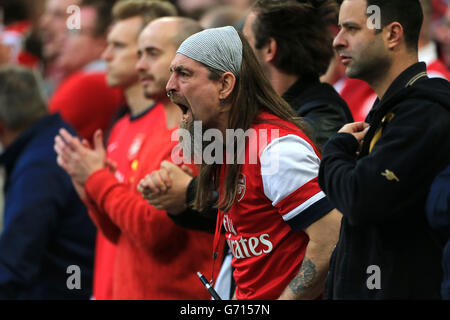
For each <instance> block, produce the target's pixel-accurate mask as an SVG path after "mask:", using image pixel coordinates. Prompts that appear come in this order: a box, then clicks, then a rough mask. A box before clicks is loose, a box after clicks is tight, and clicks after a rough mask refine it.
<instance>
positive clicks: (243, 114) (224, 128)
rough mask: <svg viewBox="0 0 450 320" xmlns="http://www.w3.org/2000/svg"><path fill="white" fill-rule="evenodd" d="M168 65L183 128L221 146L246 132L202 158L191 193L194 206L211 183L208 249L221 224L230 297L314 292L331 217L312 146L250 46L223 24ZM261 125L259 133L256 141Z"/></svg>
mask: <svg viewBox="0 0 450 320" xmlns="http://www.w3.org/2000/svg"><path fill="white" fill-rule="evenodd" d="M198 48H202V50H198ZM170 70H171V72H172V76H171V77H170V79H169V82H168V83H167V91H168V93H169V96H170V97H171V100H172V101H173V102H174V103H176V104H178V105H179V106H180V108H181V109H182V111H183V113H184V116H183V127H184V128H187V129H188V130H189V131H190V132H191V134H192V129H193V128H194V130H195V125H196V124H195V122H194V121H201V123H202V125H203V127H204V128H205V129H208V130H214V132H216V133H218V134H219V135H221V137H222V139H221V138H220V137H219V138H217V139H219V140H217V139H216V141H215V142H216V143H218V144H217V147H218V149H221V148H223V149H225V148H226V149H227V152H228V147H231V148H234V147H236V146H235V145H234V144H233V143H234V142H235V139H234V138H233V137H231V138H229V137H228V132H229V130H237V131H239V130H242V131H243V132H254V133H255V135H252V134H250V136H249V137H248V144H246V145H245V148H244V149H239V148H238V147H236V148H237V149H236V152H233V154H234V155H233V156H231V155H230V153H227V156H226V157H225V158H227V160H226V162H225V163H223V164H221V162H220V161H221V160H222V159H220V158H221V157H219V159H217V160H218V161H214V162H213V163H211V164H208V163H207V162H206V161H203V163H202V165H201V168H200V174H199V179H198V186H197V194H196V201H195V207H196V208H197V209H203V208H205V207H206V206H208V205H209V204H210V203H211V201H214V195H213V193H214V191H215V190H219V198H218V201H217V206H218V208H219V215H218V220H217V221H218V223H217V229H216V230H217V231H216V239H215V242H214V243H215V245H214V248H215V250H217V248H218V246H217V245H218V243H219V239H220V230H221V226H222V225H223V226H224V228H225V230H226V240H227V242H228V245H229V247H230V249H231V251H232V253H233V256H234V257H233V263H232V264H233V267H234V268H235V272H234V278H235V280H236V285H237V288H236V293H235V297H236V298H237V299H277V298H280V299H301V298H304V299H307V298H309V299H315V298H318V297H319V296H320V294H321V292H322V290H323V286H324V279H325V276H326V274H327V272H328V260H329V255H330V252H331V250H332V248H333V247H334V244H335V240H336V238H337V234H338V228H339V219H340V215H339V213H337V212H336V211H335V210H333V208H332V207H331V206H330V205H329V203H328V201H327V199H326V197H325V195H324V194H323V193H322V192H321V190H320V188H319V187H318V185H317V173H318V171H317V170H318V166H319V162H320V160H319V156H318V151H317V149H316V148H315V146H314V145H313V144H312V143H311V140H310V139H309V138H308V137H307V136H306V135H305V133H304V132H303V129H304V127H303V125H302V124H301V123H300V122H299V121H298V119H296V114H295V112H294V111H293V110H292V109H291V107H290V106H289V104H287V103H286V102H285V101H284V100H283V99H281V97H280V96H279V95H278V94H276V92H275V91H274V89H273V88H272V86H271V85H270V83H269V82H268V80H267V79H266V78H265V76H264V73H263V72H262V70H261V67H260V65H259V64H258V62H257V60H256V57H255V55H254V53H253V50H252V49H251V47H250V45H249V44H248V42H247V41H246V40H245V38H244V37H243V36H242V35H241V34H238V32H237V31H236V30H235V29H234V28H233V27H225V28H218V29H208V30H205V31H203V32H200V33H197V34H195V35H193V36H191V37H189V38H188V39H187V40H186V41H185V42H183V44H182V45H181V46H180V48H179V49H178V51H177V55H176V56H175V59H174V60H173V61H172V63H171V67H170ZM267 130H269V131H270V134H269V135H268V136H266V137H267V138H268V140H267V141H265V142H261V140H259V139H258V138H261V135H262V134H264V133H263V132H267ZM274 131H275V132H277V133H279V135H278V134H274V133H273V132H274ZM226 132H227V133H226ZM195 135H196V134H195V133H194V137H195ZM225 136H227V138H225ZM238 140H239V138H238ZM258 141H259V143H258ZM205 150H206V149H205V148H202V150H200V151H201V152H203V151H205ZM230 150H234V149H230ZM239 150H240V151H239ZM197 151H198V149H196V150H195V151H194V152H195V154H194V156H197V155H199V154H197V153H196V152H197ZM217 152H219V151H217ZM244 154H245V161H244V163H243V164H240V162H239V160H238V159H239V158H240V157H241V156H243V155H244ZM216 155H217V153H216ZM224 155H225V153H224ZM254 155H256V156H257V157H258V159H259V160H258V161H257V162H255V163H254V164H252V162H251V161H248V160H249V159H250V158H251V157H252V156H254ZM202 159H203V160H205V158H202ZM272 165H273V166H272ZM268 168H271V169H274V170H273V171H271V172H270V173H269V172H268V171H266V169H268ZM287 173H289V176H290V179H287V180H286V177H287ZM215 252H218V251H215Z"/></svg>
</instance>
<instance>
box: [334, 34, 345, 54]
mask: <svg viewBox="0 0 450 320" xmlns="http://www.w3.org/2000/svg"><path fill="white" fill-rule="evenodd" d="M345 46H346V40H345V39H344V36H343V34H342V30H341V31H339V32H338V34H337V35H336V37H335V38H334V40H333V48H334V49H335V50H338V49H339V48H342V47H345Z"/></svg>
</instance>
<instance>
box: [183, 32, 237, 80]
mask: <svg viewBox="0 0 450 320" xmlns="http://www.w3.org/2000/svg"><path fill="white" fill-rule="evenodd" d="M177 53H181V54H182V55H185V56H186V57H188V58H191V59H194V60H196V61H198V62H201V63H203V64H205V65H207V66H208V67H211V68H214V69H217V70H219V71H222V72H232V73H233V74H234V75H235V76H236V77H239V75H240V73H241V64H242V41H241V39H240V38H239V34H238V33H237V31H236V30H235V29H234V28H233V27H223V28H214V29H206V30H204V31H202V32H199V33H196V34H194V35H192V36H190V37H189V38H187V39H186V40H185V41H184V42H183V43H182V44H181V46H180V48H178V51H177Z"/></svg>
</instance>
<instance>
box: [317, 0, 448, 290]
mask: <svg viewBox="0 0 450 320" xmlns="http://www.w3.org/2000/svg"><path fill="white" fill-rule="evenodd" d="M422 17H423V14H422V9H421V6H420V3H419V1H418V0H408V1H405V0H367V1H366V0H345V1H343V3H342V5H341V10H340V14H339V25H340V28H341V29H340V32H339V33H338V35H337V36H336V39H335V40H334V47H335V49H336V50H337V52H338V54H339V56H340V57H341V59H342V62H343V63H344V65H345V66H346V73H347V76H349V77H352V78H358V79H361V80H364V81H366V82H367V83H368V84H369V85H370V86H371V87H372V88H373V90H374V91H375V92H376V93H377V95H378V99H377V101H376V102H375V104H374V106H373V108H372V110H371V111H370V113H369V115H368V117H367V119H366V123H362V122H360V123H353V124H349V125H346V126H344V127H343V128H342V129H341V130H340V133H339V134H338V135H336V136H335V137H334V138H333V139H332V140H330V141H329V142H328V144H327V145H326V147H325V149H324V152H323V160H322V163H321V167H320V175H319V182H320V186H321V187H322V189H323V190H324V192H325V193H326V194H327V195H328V196H329V197H330V200H331V202H332V203H333V205H334V206H336V208H337V209H338V210H339V211H341V212H342V214H343V216H344V217H343V220H342V229H341V232H340V237H339V242H338V244H337V246H336V249H335V252H334V253H333V256H332V260H331V262H330V264H331V270H330V275H329V281H328V282H327V283H328V289H327V296H328V298H332V299H412V298H416V299H417V298H428V299H436V298H439V292H440V290H439V286H440V282H441V279H442V269H441V265H440V262H441V255H442V248H441V246H440V245H439V243H438V241H437V238H436V237H435V235H434V234H433V233H432V232H431V230H430V227H429V226H428V224H427V223H426V218H425V201H426V197H427V194H428V191H429V188H430V185H431V183H432V181H433V178H434V177H435V176H436V174H437V173H438V172H440V171H441V170H442V169H444V167H445V166H446V165H448V163H449V162H450V139H449V135H450V113H449V112H450V110H449V109H450V86H449V83H448V81H446V80H443V79H429V78H428V77H427V73H426V66H425V64H424V63H418V53H417V48H418V39H419V33H420V28H421V25H422Z"/></svg>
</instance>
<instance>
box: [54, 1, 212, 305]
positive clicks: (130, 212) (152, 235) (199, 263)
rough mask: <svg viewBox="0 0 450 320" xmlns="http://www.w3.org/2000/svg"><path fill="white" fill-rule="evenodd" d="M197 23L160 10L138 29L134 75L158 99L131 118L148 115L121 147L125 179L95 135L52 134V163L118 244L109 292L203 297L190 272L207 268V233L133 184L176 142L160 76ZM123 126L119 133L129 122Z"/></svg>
mask: <svg viewBox="0 0 450 320" xmlns="http://www.w3.org/2000/svg"><path fill="white" fill-rule="evenodd" d="M156 3H163V2H156ZM199 30H201V28H200V26H199V24H198V23H197V22H195V21H193V20H191V19H186V18H178V17H166V18H160V19H157V20H154V21H153V22H151V23H150V24H149V25H148V26H147V27H146V28H145V29H144V30H143V31H142V33H141V34H140V36H139V40H138V62H137V69H138V71H139V78H140V80H141V85H142V88H143V92H144V94H145V96H146V97H147V98H152V99H154V100H155V101H157V104H156V105H155V106H154V107H153V108H150V109H147V110H144V111H143V112H142V113H141V114H136V115H135V120H136V121H137V122H139V121H141V120H142V119H144V118H146V119H145V122H144V124H145V131H143V133H144V134H140V135H138V136H136V137H135V139H134V142H133V143H132V144H131V146H130V149H129V150H128V153H122V154H121V161H123V162H125V163H126V166H127V167H128V168H129V170H130V174H129V175H128V176H127V177H125V179H126V180H124V181H123V182H120V181H118V179H117V176H118V172H116V175H114V174H113V173H112V172H110V170H109V169H108V166H107V164H106V162H107V160H106V159H107V158H106V150H105V149H104V147H103V145H102V141H101V139H100V137H99V136H97V138H96V140H95V147H94V148H93V149H89V148H87V147H86V146H83V145H82V144H81V142H80V141H79V140H78V139H76V138H74V137H73V136H70V135H69V134H67V132H64V131H62V132H61V136H59V137H57V141H56V145H55V148H56V150H57V152H58V155H59V157H58V163H59V164H60V165H61V166H62V167H63V168H64V169H66V171H67V172H68V173H69V174H70V175H71V176H72V178H73V180H74V181H75V182H76V183H77V184H78V185H79V186H81V187H82V188H83V189H84V192H85V193H86V197H87V199H88V200H89V202H90V207H91V208H92V207H94V208H95V209H96V210H91V217H92V219H93V220H94V221H95V222H96V224H97V226H98V227H99V228H100V230H101V231H102V233H103V234H104V235H105V236H106V237H107V238H108V239H110V240H111V241H112V242H113V243H115V244H117V251H116V255H115V259H114V276H113V293H112V298H113V299H187V300H189V299H207V298H208V292H207V291H206V290H205V289H204V287H203V286H202V285H201V283H200V282H199V280H198V278H197V275H196V272H197V271H201V272H203V273H206V272H209V271H210V270H211V243H212V236H211V235H210V234H207V233H205V232H198V231H193V230H188V229H183V228H181V227H178V226H176V225H175V224H174V223H173V222H172V221H171V220H170V219H169V218H168V217H167V215H166V213H165V212H164V211H161V210H158V209H156V208H155V207H153V206H150V205H148V204H147V202H146V201H145V200H143V199H142V197H140V195H139V194H138V193H137V190H136V189H137V183H138V182H139V180H140V179H141V178H142V177H143V176H144V175H145V174H147V173H148V172H151V171H153V170H155V169H156V168H158V167H159V165H160V163H161V161H163V160H166V159H169V158H170V155H171V152H172V149H173V147H174V146H175V145H176V142H175V141H171V137H172V135H173V134H174V132H175V131H176V130H177V126H178V123H179V121H180V119H181V112H180V110H179V108H178V107H177V106H176V105H174V104H173V103H171V102H170V100H169V99H168V97H167V95H166V92H165V84H166V82H167V80H168V78H169V76H170V74H169V71H168V69H169V65H170V61H171V60H172V59H173V57H174V55H175V52H176V48H177V47H178V46H179V44H180V43H181V41H183V40H184V39H185V38H186V37H188V36H189V35H191V34H193V33H195V32H197V31H199ZM125 121H126V120H125ZM122 129H123V130H122V132H121V134H122V135H125V134H126V133H127V126H125V127H122ZM113 134H114V132H113ZM116 147H117V145H109V147H108V151H109V152H114V149H115V148H116Z"/></svg>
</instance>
